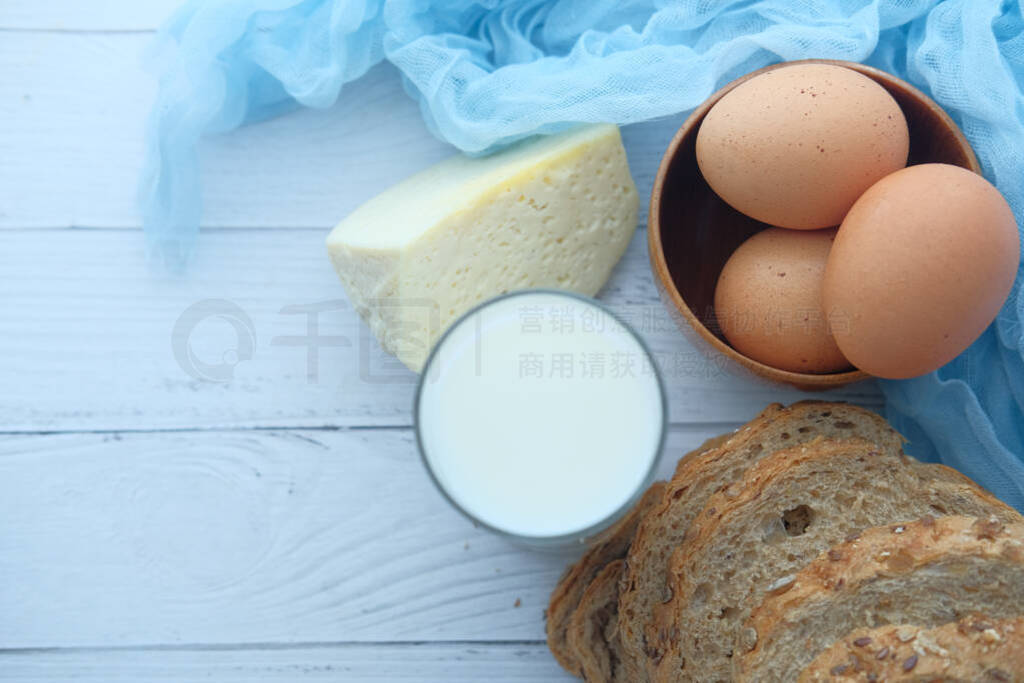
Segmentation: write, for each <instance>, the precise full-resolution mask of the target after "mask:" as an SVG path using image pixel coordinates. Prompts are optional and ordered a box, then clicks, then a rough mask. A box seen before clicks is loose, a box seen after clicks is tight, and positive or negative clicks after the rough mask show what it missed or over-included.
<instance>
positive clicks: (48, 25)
mask: <svg viewBox="0 0 1024 683" xmlns="http://www.w3.org/2000/svg"><path fill="white" fill-rule="evenodd" d="M182 3H183V0H145V1H144V2H139V0H93V1H92V2H87V3H86V2H79V0H46V1H45V2H17V1H12V2H3V3H0V29H22V30H31V31H149V30H153V29H155V28H156V27H158V26H159V25H160V24H161V23H162V22H163V20H164V19H165V18H166V17H168V16H170V14H171V12H173V11H174V10H175V9H177V8H178V7H180V6H181V5H182Z"/></svg>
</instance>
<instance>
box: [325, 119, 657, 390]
mask: <svg viewBox="0 0 1024 683" xmlns="http://www.w3.org/2000/svg"><path fill="white" fill-rule="evenodd" d="M636 216H637V193H636V186H635V185H634V183H633V179H632V177H631V176H630V174H629V166H628V165H627V163H626V153H625V150H624V149H623V148H622V140H621V137H620V136H619V129H618V128H617V127H616V126H613V125H594V126H586V127H580V128H575V129H573V130H570V131H568V132H565V133H561V134H558V135H553V136H549V137H542V138H535V139H532V140H528V141H525V142H522V143H519V144H518V145H515V146H513V147H511V148H509V149H506V150H504V151H502V152H499V153H497V154H494V155H491V156H489V157H483V158H475V159H474V158H468V157H464V156H456V157H453V158H451V159H447V160H445V161H442V162H441V163H439V164H437V165H435V166H433V167H431V168H429V169H427V170H425V171H423V172H421V173H418V174H416V175H414V176H412V177H411V178H408V179H406V180H404V181H403V182H401V183H399V184H398V185H395V186H394V187H392V188H390V189H388V190H386V191H384V192H383V193H381V194H379V195H378V196H376V197H374V198H373V199H371V200H370V201H368V202H367V203H366V204H364V205H362V206H361V207H359V208H358V209H356V210H355V211H354V212H353V213H352V214H351V215H349V216H348V217H347V218H346V219H345V220H343V221H342V222H341V223H339V224H338V225H337V226H336V227H335V228H334V230H333V231H331V234H330V236H328V238H327V251H328V254H329V255H330V258H331V263H332V264H333V265H334V268H335V270H336V271H337V273H338V277H340V278H341V282H342V284H343V285H344V286H345V289H346V291H347V292H348V296H349V299H350V300H351V302H352V304H353V305H354V306H355V308H356V310H358V311H359V314H360V315H361V316H362V317H363V319H364V320H365V321H366V322H367V324H368V325H369V326H370V329H371V330H372V331H373V333H374V334H375V335H376V336H377V338H378V339H379V340H380V342H381V344H382V345H383V346H384V348H385V349H387V350H388V351H390V352H391V353H394V354H395V355H396V356H398V358H399V359H400V360H401V361H402V362H403V363H405V364H406V365H407V366H408V367H409V368H411V369H412V370H414V371H417V372H419V370H420V369H421V368H422V367H423V363H424V362H425V361H426V358H427V355H428V354H429V352H430V349H431V348H432V347H433V344H434V342H436V341H437V338H438V337H439V336H440V335H441V333H442V332H444V330H445V329H447V327H448V326H449V325H450V324H451V323H452V322H454V320H455V319H456V318H457V317H458V316H459V315H460V314H462V313H464V312H465V311H466V310H468V309H469V308H471V307H472V306H473V305H474V304H476V303H479V302H480V301H482V300H484V299H487V298H490V297H492V296H495V295H498V294H501V293H503V292H507V291H512V290H517V289H529V288H537V287H550V288H557V289H566V290H571V291H574V292H579V293H581V294H587V295H594V294H596V293H597V291H598V290H599V289H600V288H601V286H602V285H603V284H604V283H605V281H606V280H607V279H608V276H609V274H610V273H611V270H612V267H613V266H614V265H615V264H616V263H617V262H618V260H619V258H620V257H621V256H622V253H623V251H625V249H626V246H627V245H628V244H629V241H630V238H631V237H632V235H633V232H634V231H635V230H636Z"/></svg>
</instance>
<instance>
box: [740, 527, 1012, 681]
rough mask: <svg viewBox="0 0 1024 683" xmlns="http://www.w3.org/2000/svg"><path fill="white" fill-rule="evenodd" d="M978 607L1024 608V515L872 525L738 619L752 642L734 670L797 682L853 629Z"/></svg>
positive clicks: (749, 677)
mask: <svg viewBox="0 0 1024 683" xmlns="http://www.w3.org/2000/svg"><path fill="white" fill-rule="evenodd" d="M1004 518H1005V516H1004ZM974 612H982V613H985V614H988V615H990V616H991V617H992V618H996V619H999V618H1005V617H1011V616H1019V615H1021V614H1024V523H1021V522H1015V523H1009V524H1008V523H1004V522H1003V521H1002V520H1000V518H999V517H996V516H992V517H982V518H974V517H962V516H950V517H940V518H938V519H935V518H931V517H925V518H923V519H922V520H921V521H918V522H914V523H909V524H888V525H885V526H880V527H876V528H873V529H869V530H867V531H864V532H863V533H862V534H861V535H860V537H859V538H854V539H851V540H850V541H847V542H846V543H843V544H840V545H837V546H836V547H834V548H832V549H831V550H829V551H827V552H825V553H823V554H822V555H820V556H819V557H818V558H817V559H815V560H814V562H812V563H811V564H810V565H808V566H807V567H805V568H804V569H803V570H802V571H800V572H799V573H798V574H796V575H795V576H791V577H790V578H789V579H788V580H787V583H786V585H785V586H782V587H780V588H779V589H778V591H777V592H776V594H774V595H769V596H768V597H766V598H765V600H764V602H763V603H762V604H761V605H760V606H759V607H758V608H757V609H756V610H754V611H753V613H752V614H751V616H750V619H749V620H748V621H747V622H746V624H745V626H744V629H743V631H744V636H743V638H744V640H746V641H747V645H748V646H749V647H748V648H747V651H745V652H744V653H742V654H741V655H740V656H738V657H737V658H736V662H735V667H734V669H735V674H736V676H737V678H738V679H740V680H745V681H790V680H794V679H796V678H797V676H798V675H799V673H800V671H801V670H802V669H803V668H804V667H805V666H806V665H808V664H810V663H811V661H812V660H813V659H814V658H815V657H816V656H817V655H818V654H819V653H821V652H822V651H823V650H824V649H825V648H827V647H828V646H829V645H831V644H832V643H834V642H835V641H836V640H838V639H839V638H841V637H842V636H843V634H844V633H847V632H849V631H850V629H852V628H858V627H862V626H880V625H884V624H899V623H911V624H917V625H919V626H923V627H932V626H938V625H941V624H944V623H948V622H950V621H954V620H956V619H959V618H962V617H964V616H967V615H969V614H971V613H974ZM876 655H877V653H876ZM918 661H920V655H919V658H918Z"/></svg>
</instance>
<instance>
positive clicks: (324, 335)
mask: <svg viewBox="0 0 1024 683" xmlns="http://www.w3.org/2000/svg"><path fill="white" fill-rule="evenodd" d="M325 234H326V232H325V231H318V230H301V231H294V230H293V231H289V230H272V231H271V230H264V231H222V232H214V233H210V234H208V235H206V236H205V237H204V240H203V249H202V250H201V251H200V254H199V258H198V260H197V263H196V264H195V267H194V268H192V269H191V270H190V272H189V273H188V274H186V275H185V276H180V277H178V276H171V275H166V274H163V273H161V272H160V271H156V270H152V269H150V268H149V267H148V266H147V265H146V263H145V260H144V257H143V249H142V237H141V235H140V234H139V233H138V232H136V231H116V230H111V231H81V230H63V231H53V232H51V231H44V232H38V231H12V232H9V233H8V234H7V236H6V240H5V248H4V249H3V250H0V272H3V273H4V277H3V280H2V281H0V295H2V297H3V300H4V306H5V311H6V312H7V313H6V315H4V316H0V357H2V358H3V359H4V362H3V363H0V387H4V389H5V390H4V391H2V392H0V431H33V430H96V429H146V428H154V427H157V428H191V427H223V426H231V427H237V426H347V425H410V424H411V423H412V420H411V416H410V411H411V405H412V397H413V392H414V389H415V385H414V383H415V381H416V375H414V374H413V373H411V372H409V371H408V370H406V369H405V368H404V367H401V366H399V365H398V364H397V363H396V362H395V361H394V360H393V359H392V358H391V357H390V356H388V355H387V354H385V353H384V352H383V351H382V350H381V349H380V347H379V345H378V344H377V342H376V340H374V339H373V338H372V337H371V336H370V334H369V331H368V329H367V328H366V326H365V325H364V324H363V323H362V322H361V321H360V320H359V318H358V316H357V315H356V314H355V313H354V311H353V310H352V309H351V307H350V306H349V305H348V303H347V301H346V299H345V297H344V291H343V290H342V288H341V286H340V285H339V283H338V281H337V278H336V277H335V275H334V273H333V272H332V270H331V267H330V265H329V264H328V261H327V257H326V254H325V250H324V247H323V239H324V236H325ZM602 298H603V299H604V300H605V301H607V302H608V303H609V304H610V305H611V306H612V307H613V308H615V309H616V310H617V311H618V312H620V313H622V314H623V315H625V316H626V317H628V318H629V320H630V321H631V322H632V323H633V324H634V326H635V327H637V328H638V329H639V330H640V332H641V334H642V335H643V336H644V337H645V338H646V340H647V341H648V343H649V344H650V346H651V348H652V349H653V351H654V352H655V354H656V355H657V356H658V358H659V361H660V362H661V365H662V368H663V371H664V374H665V379H666V384H667V385H668V391H669V400H670V409H671V410H670V412H671V417H672V419H673V420H674V421H676V422H735V421H743V420H746V419H749V417H750V416H751V415H753V414H754V413H756V412H757V411H758V410H760V409H761V408H763V407H764V406H765V404H767V403H769V402H771V401H784V402H789V401H793V400H797V399H798V398H800V397H803V396H807V395H808V394H803V393H801V392H797V391H795V390H792V389H788V388H783V387H779V386H775V385H769V384H760V383H756V382H754V381H751V380H748V379H746V378H741V377H734V376H731V375H728V374H725V373H723V371H722V369H721V367H720V366H718V365H716V364H715V363H714V362H711V361H708V360H706V359H705V358H704V356H702V355H701V354H699V353H698V352H697V351H696V350H694V348H693V347H692V346H690V344H689V343H688V342H687V341H686V340H685V339H684V338H683V336H682V335H681V334H680V332H679V330H678V329H677V328H676V327H675V325H674V324H673V323H672V322H671V320H670V319H669V318H668V316H667V313H666V312H665V309H664V307H663V306H662V304H661V303H660V301H659V299H658V295H657V292H656V290H655V287H654V284H653V281H652V278H651V275H650V268H649V264H648V260H647V254H646V246H645V243H644V234H643V233H642V232H640V233H638V234H637V236H636V238H635V239H634V240H633V243H632V245H631V246H630V248H629V250H628V252H627V254H626V256H625V257H624V259H623V261H622V263H620V265H619V267H618V268H617V270H616V272H615V274H614V276H613V278H612V280H611V282H610V283H609V285H608V286H607V287H606V289H605V291H604V293H603V294H602ZM204 302H206V303H204ZM325 302H326V303H325ZM309 305H319V306H321V307H322V308H325V309H327V310H326V312H324V313H322V314H319V315H318V324H319V335H320V336H321V340H320V341H319V342H317V343H319V344H322V345H323V346H322V348H319V349H318V350H315V351H314V360H315V364H311V363H310V361H309V354H310V352H309V349H308V348H307V347H306V346H304V344H306V341H305V339H304V336H305V335H306V334H307V328H308V318H309V316H308V315H307V314H306V313H303V312H301V311H302V310H304V309H302V308H301V307H303V306H309ZM233 307H236V308H237V309H238V310H237V311H236V314H232V313H231V311H232V309H233ZM289 307H292V308H289ZM294 307H299V308H298V309H295V308H294ZM220 314H227V315H229V317H231V316H232V315H234V317H235V318H238V319H243V318H248V320H249V321H251V327H250V326H249V325H250V323H244V324H243V325H242V327H241V338H242V339H243V341H244V340H248V339H250V338H251V339H254V342H253V348H252V354H251V359H249V360H243V361H241V362H238V363H237V364H236V365H234V366H233V370H232V369H231V368H228V369H227V370H228V372H231V375H230V377H228V376H227V375H219V374H218V372H217V371H216V370H208V369H201V368H200V367H199V365H198V364H197V363H193V362H191V361H190V360H189V358H188V355H187V354H188V351H189V349H191V351H192V352H193V353H194V354H195V357H196V358H197V359H198V360H199V361H201V362H205V363H208V364H211V365H217V364H220V363H222V362H225V358H226V359H227V361H233V360H234V358H232V357H231V356H232V354H234V356H235V357H237V356H239V355H241V356H243V357H244V356H245V355H246V354H245V352H244V349H243V350H242V351H237V350H236V349H237V348H238V345H239V341H238V339H239V337H238V333H237V332H236V330H235V329H234V328H232V327H231V325H229V324H228V322H226V321H225V320H224V319H223V318H221V317H218V316H219V315H220ZM189 320H191V321H192V322H191V323H189V322H188V321H189ZM179 323H180V325H181V326H180V327H178V328H176V325H177V324H179ZM176 330H177V332H176ZM250 331H251V334H252V336H251V337H250ZM295 344H299V345H298V346H296V345H295ZM226 354H227V355H226ZM190 373H191V374H190ZM221 379H224V380H229V381H219V380H221ZM827 395H829V396H833V397H835V398H844V399H848V400H853V401H856V402H859V403H865V404H869V405H878V404H880V401H881V398H880V395H879V394H878V392H877V388H876V387H875V385H874V384H873V383H868V384H865V385H861V386H854V387H847V388H845V389H841V390H838V391H834V392H830V393H829V394H827Z"/></svg>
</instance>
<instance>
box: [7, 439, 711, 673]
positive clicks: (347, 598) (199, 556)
mask: <svg viewBox="0 0 1024 683" xmlns="http://www.w3.org/2000/svg"><path fill="white" fill-rule="evenodd" d="M722 431H726V430H725V429H723V427H722V426H716V427H679V428H675V429H673V430H672V431H671V433H670V435H669V440H668V444H667V447H666V450H665V456H664V457H663V462H662V463H661V468H660V473H661V475H662V476H664V475H667V474H668V473H670V472H671V471H672V469H673V467H674V465H675V461H676V460H677V459H678V457H679V456H680V455H681V454H682V453H684V452H686V451H687V450H689V449H691V448H693V447H695V446H696V445H698V444H699V443H701V442H703V441H704V440H705V439H706V438H708V437H709V436H711V435H713V434H716V433H720V432H722ZM572 555H573V554H572V553H552V552H537V551H529V550H525V549H522V548H519V547H517V546H514V545H512V544H510V543H508V542H507V541H504V540H501V539H499V538H497V537H495V536H493V535H491V534H489V533H487V532H485V531H482V530H479V529H475V528H474V527H473V525H472V524H471V523H470V522H469V521H467V520H466V519H464V518H463V517H462V516H460V515H459V514H458V513H456V512H455V510H454V509H453V508H451V507H449V506H448V504H447V503H446V502H445V501H444V500H443V499H442V497H441V496H440V494H438V492H437V491H436V490H435V489H434V488H433V485H432V484H431V482H430V481H429V479H428V477H427V475H426V472H425V470H424V468H423V466H422V464H421V463H420V460H419V456H418V453H417V451H416V448H415V444H414V438H413V435H412V433H411V432H410V430H405V429H397V430H396V429H385V430H375V429H364V430H351V431H305V432H269V431H244V432H183V433H142V434H75V435H50V436H31V437H28V436H22V437H11V436H8V437H3V438H0V615H3V618H2V619H0V650H3V649H10V648H51V647H93V646H101V647H109V646H142V645H149V644H157V643H159V644H171V645H182V644H188V645H191V644H219V643H302V642H312V641H316V642H321V641H331V642H342V641H343V642H353V641H360V642H364V641H388V642H391V641H423V640H444V641H462V640H467V641H508V640H513V641H521V640H525V641H541V640H543V638H544V630H543V628H544V623H543V616H542V612H543V610H544V609H545V608H546V606H547V598H548V594H549V592H550V590H551V589H552V587H553V586H554V585H555V583H556V581H557V579H558V577H559V576H560V575H561V573H562V570H563V569H564V567H565V565H566V563H567V561H568V559H569V558H571V557H572ZM2 661H3V660H0V669H2V668H3V667H2ZM6 661H10V660H6Z"/></svg>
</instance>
